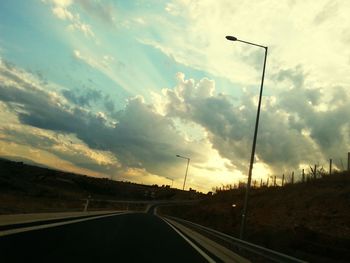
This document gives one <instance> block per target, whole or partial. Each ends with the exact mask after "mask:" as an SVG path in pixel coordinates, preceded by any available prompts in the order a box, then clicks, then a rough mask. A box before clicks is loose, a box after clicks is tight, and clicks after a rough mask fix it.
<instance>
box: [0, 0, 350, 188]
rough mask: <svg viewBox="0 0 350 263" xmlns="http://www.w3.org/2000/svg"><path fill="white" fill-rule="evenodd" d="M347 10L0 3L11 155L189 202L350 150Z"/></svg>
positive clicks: (4, 129) (0, 106)
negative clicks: (167, 192)
mask: <svg viewBox="0 0 350 263" xmlns="http://www.w3.org/2000/svg"><path fill="white" fill-rule="evenodd" d="M349 13H350V2H349V1H345V0H343V1H340V0H339V1H336V0H331V1H329V0H326V1H324V0H319V1H315V0H306V1H295V0H284V1H279V0H259V1H257V0H251V1H243V0H235V1H232V0H222V1H214V0H193V1H191V0H173V1H161V0H135V1H124V0H119V1H118V0H26V1H23V0H2V1H1V2H0V22H1V23H0V116H1V120H2V121H1V123H0V156H1V157H3V158H8V159H13V160H26V161H28V162H34V163H37V164H41V165H45V166H49V167H52V168H55V169H60V170H65V171H71V172H75V173H81V174H86V175H90V176H96V177H107V178H110V179H113V180H122V181H131V182H136V183H144V184H158V185H163V184H164V185H165V184H169V185H170V184H171V183H172V181H173V182H174V183H173V186H174V187H177V188H182V185H183V180H184V174H185V170H186V164H187V162H186V160H185V159H182V158H177V157H176V155H177V154H179V155H181V156H185V157H188V158H190V166H189V170H188V176H187V181H186V189H188V188H190V187H191V188H193V189H196V190H199V191H204V192H206V191H210V190H211V189H212V187H216V186H222V185H227V184H232V185H233V184H237V183H238V182H239V181H246V179H247V174H248V166H249V160H250V153H251V147H252V139H253V132H254V124H255V118H256V110H257V102H258V95H259V88H260V81H261V74H262V66H263V59H264V49H263V48H259V47H255V46H251V45H247V44H244V43H241V42H231V41H227V40H226V39H225V36H227V35H233V36H235V37H237V38H238V39H241V40H245V41H249V42H253V43H256V44H260V45H263V46H268V56H267V65H266V75H265V83H264V93H263V98H262V109H261V118H260V124H259V133H258V140H257V145H256V155H255V164H254V170H253V180H257V181H260V180H261V179H263V180H266V179H267V178H268V177H270V176H274V175H276V176H277V178H278V180H280V178H281V177H282V174H286V175H290V174H291V172H292V171H295V174H296V175H297V176H299V175H300V171H301V169H303V168H304V169H309V166H310V165H314V164H317V165H318V166H319V167H322V166H323V167H324V168H325V169H326V170H327V169H328V162H329V159H330V158H332V159H333V164H334V167H335V168H336V169H344V168H345V167H346V165H347V164H346V161H347V152H349V151H350V115H349V109H350V95H349V93H348V92H347V90H349V88H350V87H349V86H350V74H349V72H350V48H349V46H350V45H349V43H350V18H349V15H348V14H349Z"/></svg>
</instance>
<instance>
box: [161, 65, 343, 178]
mask: <svg viewBox="0 0 350 263" xmlns="http://www.w3.org/2000/svg"><path fill="white" fill-rule="evenodd" d="M305 76H306V75H305V73H304V72H303V71H302V69H301V68H300V67H297V68H294V69H287V70H281V71H280V72H278V73H277V74H276V75H275V76H274V81H275V82H274V84H275V85H276V86H278V85H283V86H284V87H285V86H287V87H288V89H277V91H276V94H277V95H276V96H275V97H274V98H272V97H264V98H263V109H262V114H261V122H260V127H259V135H258V144H257V149H256V154H257V156H258V158H259V159H260V160H262V161H264V162H265V163H267V164H268V165H269V166H270V167H271V168H272V169H273V170H274V172H276V173H277V172H283V171H284V170H286V169H289V170H291V169H295V168H297V167H298V166H299V164H302V163H304V164H308V163H311V164H312V163H318V162H322V161H324V160H327V159H328V158H329V157H334V158H336V157H339V155H341V154H344V153H345V152H346V151H347V150H346V148H347V147H349V145H347V144H348V142H349V141H350V137H349V131H350V127H349V122H350V119H349V117H348V109H349V108H350V104H349V100H348V99H346V96H345V98H344V97H342V98H339V95H338V94H337V92H334V93H330V95H328V97H327V96H325V95H324V94H323V90H322V89H321V88H317V87H316V88H315V87H312V88H308V87H306V85H305ZM285 82H287V83H285ZM214 88H215V86H214V82H210V81H209V80H206V81H201V82H198V83H196V82H195V81H193V80H185V79H184V76H183V75H178V84H177V86H176V87H175V89H174V90H167V92H166V97H167V99H168V104H167V110H168V115H169V116H174V117H175V116H177V117H181V118H184V119H188V120H191V121H194V122H196V123H198V124H200V125H201V126H202V127H204V128H205V129H206V130H207V132H208V136H209V139H210V141H211V142H212V144H213V147H214V148H215V149H217V150H218V151H219V153H220V155H221V156H223V157H226V158H227V159H229V160H231V162H232V164H234V165H235V166H236V167H238V168H239V169H241V170H245V169H246V167H247V161H248V160H249V155H250V150H251V142H252V137H253V129H254V127H253V124H254V122H255V117H256V103H254V102H253V100H252V98H253V97H254V95H253V94H250V93H247V92H245V93H243V95H242V97H241V98H240V104H239V105H235V104H233V101H232V98H230V96H227V95H222V94H221V95H220V94H219V95H216V94H215V93H213V92H211V93H210V92H208V91H213V90H214ZM335 89H336V90H339V92H340V93H344V89H343V88H340V87H335ZM203 91H206V92H203ZM255 95H256V94H255ZM344 95H345V94H344ZM329 96H330V97H329ZM325 101H326V102H327V101H332V102H333V103H332V104H329V103H328V104H327V107H330V106H333V107H334V109H332V110H331V109H327V110H326V111H320V110H318V109H317V108H318V107H321V106H322V103H325ZM236 104H237V103H236ZM335 149H338V151H339V152H337V151H336V150H335Z"/></svg>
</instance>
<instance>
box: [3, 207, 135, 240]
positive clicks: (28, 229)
mask: <svg viewBox="0 0 350 263" xmlns="http://www.w3.org/2000/svg"><path fill="white" fill-rule="evenodd" d="M128 213H130V212H119V213H115V214H109V215H103V216H94V217H89V218H82V219H75V220H67V221H64V222H58V223H48V224H44V225H38V226H31V227H23V228H16V229H10V230H5V231H0V237H1V236H7V235H12V234H16V233H22V232H28V231H33V230H37V229H44V228H50V227H55V226H63V225H68V224H74V223H79V222H83V221H88V220H93V219H99V218H104V217H110V216H116V215H124V214H128Z"/></svg>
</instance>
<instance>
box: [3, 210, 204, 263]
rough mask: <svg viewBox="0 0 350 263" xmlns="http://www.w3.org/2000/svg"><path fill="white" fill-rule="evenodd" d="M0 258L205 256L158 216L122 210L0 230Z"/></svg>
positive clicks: (86, 259) (175, 258)
mask: <svg viewBox="0 0 350 263" xmlns="http://www.w3.org/2000/svg"><path fill="white" fill-rule="evenodd" d="M0 260H1V262H62V263H63V262H193V263H194V262H208V259H206V258H205V257H203V256H202V255H201V254H200V253H199V252H198V251H197V250H196V249H195V248H193V247H192V246H191V245H190V244H189V243H188V242H187V241H186V240H185V239H184V238H183V237H181V236H180V235H179V234H178V233H177V232H176V231H175V230H174V229H173V228H172V227H171V226H169V225H168V224H167V223H166V222H164V221H163V220H162V219H161V218H159V217H157V216H154V215H152V214H151V213H148V214H146V213H128V214H120V215H114V216H109V217H104V218H99V219H92V220H88V221H83V222H79V223H72V224H66V225H61V226H55V227H49V228H44V229H38V230H33V231H28V232H22V233H16V234H11V235H6V236H0Z"/></svg>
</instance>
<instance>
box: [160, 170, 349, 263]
mask: <svg viewBox="0 0 350 263" xmlns="http://www.w3.org/2000/svg"><path fill="white" fill-rule="evenodd" d="M244 190H245V189H235V190H228V191H220V192H218V193H216V194H214V195H213V196H212V197H211V198H208V199H206V200H205V201H202V202H201V203H200V205H197V206H177V207H164V208H162V210H161V212H162V213H163V214H169V215H173V216H177V217H182V218H184V219H187V220H190V221H193V222H197V223H199V224H202V225H205V226H208V227H211V228H214V229H217V230H219V231H222V232H225V233H228V234H231V235H233V236H238V233H239V227H240V213H241V212H240V211H241V209H242V200H243V194H244ZM232 204H235V205H236V207H233V206H232ZM246 238H247V240H249V241H251V242H253V243H257V244H261V245H263V246H265V247H268V248H272V249H275V250H278V251H283V252H285V253H287V254H289V255H294V256H296V257H299V258H303V259H307V260H309V261H310V262H348V261H347V260H348V259H349V258H350V173H349V172H347V173H338V174H335V175H332V176H324V177H323V178H319V179H316V180H311V181H309V182H305V183H297V184H293V185H292V184H290V185H286V186H284V187H262V188H257V189H252V191H251V193H250V199H249V207H248V217H247V229H246Z"/></svg>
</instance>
